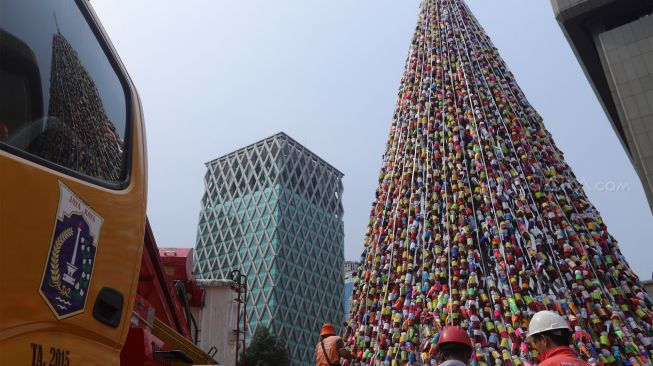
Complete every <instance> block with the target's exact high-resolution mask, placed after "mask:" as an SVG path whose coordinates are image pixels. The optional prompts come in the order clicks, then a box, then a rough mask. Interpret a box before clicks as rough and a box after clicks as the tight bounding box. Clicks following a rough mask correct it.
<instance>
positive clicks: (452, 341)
mask: <svg viewBox="0 0 653 366" xmlns="http://www.w3.org/2000/svg"><path fill="white" fill-rule="evenodd" d="M473 349H474V347H473V346H472V340H471V339H470V338H469V335H468V334H467V332H465V330H464V329H463V328H461V327H458V326H448V327H445V328H444V329H443V330H442V332H441V333H440V338H439V339H438V351H440V354H441V355H442V358H443V359H444V362H443V363H441V364H440V366H467V365H469V359H470V358H471V357H472V350H473Z"/></svg>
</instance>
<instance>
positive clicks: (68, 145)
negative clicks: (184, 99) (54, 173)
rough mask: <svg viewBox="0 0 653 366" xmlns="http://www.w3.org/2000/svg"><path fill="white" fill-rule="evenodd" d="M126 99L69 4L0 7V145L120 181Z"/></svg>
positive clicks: (31, 0)
mask: <svg viewBox="0 0 653 366" xmlns="http://www.w3.org/2000/svg"><path fill="white" fill-rule="evenodd" d="M125 96H126V93H125V89H124V88H123V84H122V83H121V81H120V79H119V77H118V75H117V73H116V71H115V69H114V66H113V65H112V64H111V62H110V61H109V59H108V58H107V55H106V54H105V52H104V50H103V48H102V46H101V44H100V42H99V41H98V39H97V38H96V36H95V34H94V33H93V31H92V29H91V28H90V26H89V25H88V24H87V22H86V19H85V17H84V15H83V14H82V12H81V10H80V8H79V7H78V5H77V3H76V2H75V1H55V0H45V1H44V0H21V1H2V2H0V145H4V146H5V147H7V146H9V147H11V148H12V149H14V150H18V151H20V152H25V153H27V155H26V156H27V157H28V158H30V156H32V157H33V156H37V157H39V158H42V159H45V160H47V161H49V162H52V163H54V164H56V165H58V166H62V167H66V168H69V169H72V170H74V171H76V172H78V173H81V174H83V175H86V176H89V177H93V178H97V179H100V180H102V181H108V182H120V181H124V180H125V176H126V173H125V170H126V168H125V161H126V160H127V159H126V154H125V150H126V145H125V139H126V137H125V134H126V131H127V101H126V97H125ZM34 160H37V161H38V160H39V159H34Z"/></svg>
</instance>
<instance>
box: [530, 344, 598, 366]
mask: <svg viewBox="0 0 653 366" xmlns="http://www.w3.org/2000/svg"><path fill="white" fill-rule="evenodd" d="M538 358H539V359H540V364H539V366H589V364H588V363H587V362H585V361H583V360H579V359H578V357H577V356H576V354H575V353H574V351H573V350H572V349H571V348H569V347H566V346H561V347H556V348H551V349H550V350H548V351H546V352H544V353H541V354H540V355H539V356H538Z"/></svg>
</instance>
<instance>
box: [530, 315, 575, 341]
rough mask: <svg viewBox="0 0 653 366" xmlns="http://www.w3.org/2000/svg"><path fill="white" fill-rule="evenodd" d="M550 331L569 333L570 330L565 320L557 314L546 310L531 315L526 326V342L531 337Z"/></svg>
mask: <svg viewBox="0 0 653 366" xmlns="http://www.w3.org/2000/svg"><path fill="white" fill-rule="evenodd" d="M552 330H566V331H571V328H570V327H569V323H567V321H566V320H565V318H563V317H562V316H560V315H559V314H558V313H555V312H553V311H548V310H544V311H540V312H538V313H537V314H535V315H533V318H532V319H531V322H530V323H529V324H528V337H527V338H526V340H527V341H530V340H531V337H532V336H534V335H536V334H540V333H544V332H549V331H552Z"/></svg>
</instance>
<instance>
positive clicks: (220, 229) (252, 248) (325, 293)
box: [195, 133, 344, 365]
mask: <svg viewBox="0 0 653 366" xmlns="http://www.w3.org/2000/svg"><path fill="white" fill-rule="evenodd" d="M206 166H207V172H206V175H205V177H204V183H205V187H206V190H205V193H204V196H203V198H202V210H201V213H200V220H199V227H198V235H197V245H196V256H197V258H196V263H197V265H196V267H195V272H196V276H197V277H198V278H207V279H214V278H228V277H229V274H230V273H231V271H232V270H235V269H238V270H240V271H241V273H242V274H244V275H245V276H247V284H248V286H249V298H248V302H247V313H248V326H249V329H248V332H247V337H248V340H249V338H250V337H251V336H252V335H253V333H254V331H255V330H256V327H257V326H259V325H263V326H265V327H268V329H270V331H271V332H272V333H274V334H275V335H277V336H278V337H280V338H281V339H282V340H284V341H285V342H286V345H287V346H288V351H289V353H290V357H291V360H292V362H293V365H299V364H301V365H308V364H311V363H312V362H314V359H315V356H314V347H315V344H316V343H317V341H318V337H319V332H320V329H321V325H322V323H323V322H332V323H334V324H336V325H339V324H340V323H341V322H342V319H343V314H342V295H343V261H344V231H343V230H344V228H343V226H344V225H343V219H342V216H343V207H342V192H343V186H342V177H343V174H342V173H341V172H340V171H338V170H337V169H335V168H334V167H332V166H331V165H329V164H328V163H327V162H325V161H324V160H322V159H321V158H320V157H318V156H317V155H315V154H313V153H312V152H311V151H309V150H308V149H306V148H305V147H304V146H302V145H301V144H299V143H298V142H296V141H295V140H293V139H292V138H290V137H289V136H287V135H286V134H284V133H279V134H276V135H274V136H272V137H269V138H267V139H264V140H262V141H259V142H257V143H254V144H252V145H249V146H247V147H244V148H241V149H239V150H237V151H234V152H232V153H230V154H227V155H225V156H222V157H220V158H217V159H215V160H212V161H210V162H208V163H207V164H206Z"/></svg>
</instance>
